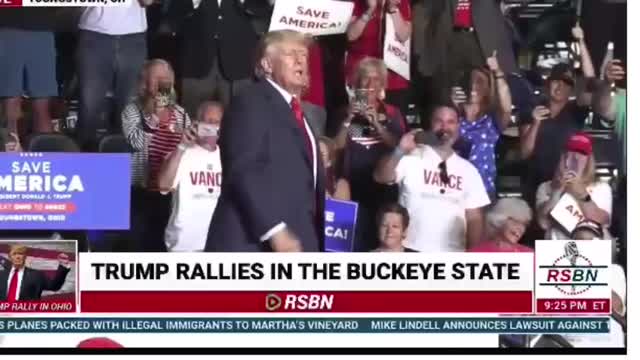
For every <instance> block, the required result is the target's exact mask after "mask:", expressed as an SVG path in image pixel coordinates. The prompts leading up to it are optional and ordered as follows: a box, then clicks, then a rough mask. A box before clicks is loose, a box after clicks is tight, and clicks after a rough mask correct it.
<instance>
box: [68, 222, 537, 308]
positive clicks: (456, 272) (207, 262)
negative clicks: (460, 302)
mask: <svg viewBox="0 0 640 360" xmlns="http://www.w3.org/2000/svg"><path fill="white" fill-rule="evenodd" d="M342 234H344V233H342ZM334 235H335V234H334ZM79 265H80V271H79V274H80V280H79V284H81V286H82V290H87V291H90V290H93V291H110V290H111V291H117V290H128V289H136V290H140V291H163V290H171V291H438V290H440V291H531V289H533V272H534V266H533V254H530V253H483V254H476V253H440V254H426V253H411V254H407V253H296V254H285V253H269V254H261V253H233V254H226V253H171V254H160V253H158V254H155V253H154V254H150V253H100V254H97V253H86V254H82V256H81V257H80V264H79ZM283 268H286V269H287V271H286V274H285V273H283V272H282V271H280V270H279V269H283ZM152 269H153V271H152ZM283 274H284V275H283ZM283 300H284V299H283Z"/></svg>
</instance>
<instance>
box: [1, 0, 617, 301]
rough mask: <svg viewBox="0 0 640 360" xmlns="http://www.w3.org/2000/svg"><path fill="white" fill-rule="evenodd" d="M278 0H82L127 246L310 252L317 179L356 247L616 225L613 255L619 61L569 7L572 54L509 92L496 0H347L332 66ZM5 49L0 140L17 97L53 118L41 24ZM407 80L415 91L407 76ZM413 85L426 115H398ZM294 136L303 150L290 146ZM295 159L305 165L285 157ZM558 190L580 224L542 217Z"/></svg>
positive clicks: (593, 234) (88, 58)
mask: <svg viewBox="0 0 640 360" xmlns="http://www.w3.org/2000/svg"><path fill="white" fill-rule="evenodd" d="M273 2H274V1H272V0H264V1H232V0H192V1H191V0H190V1H167V2H164V3H162V4H161V5H158V4H155V3H154V2H153V0H134V1H132V3H131V5H130V6H128V7H104V8H98V7H94V8H86V9H83V10H82V13H81V16H80V19H79V24H78V32H77V45H76V58H75V70H76V74H77V80H78V94H79V96H78V101H79V113H78V116H79V118H78V126H77V128H76V129H75V134H74V136H75V139H76V141H77V142H78V143H79V144H80V145H81V146H82V148H83V149H86V150H88V151H91V150H93V149H95V146H96V144H97V143H98V142H99V140H100V139H99V134H100V133H101V131H102V130H103V129H105V128H106V129H108V131H109V132H118V133H121V134H122V135H123V136H124V138H125V139H126V142H127V143H128V145H129V146H130V148H131V152H132V154H133V155H132V179H131V183H132V187H133V191H132V202H131V204H132V221H131V230H130V231H129V232H128V235H127V241H128V242H129V244H128V246H127V247H126V248H127V249H128V250H135V251H219V250H225V251H229V250H234V251H259V250H260V249H261V247H260V245H262V244H264V243H265V242H267V240H268V241H271V248H270V250H275V251H300V250H304V251H310V250H320V251H321V250H322V249H321V248H319V247H318V244H310V243H308V242H305V241H309V240H305V239H303V238H315V237H318V238H322V237H323V233H324V232H323V230H321V227H319V228H320V230H318V231H319V233H318V231H316V230H317V227H315V225H317V224H315V223H314V224H313V226H306V225H303V223H304V221H303V220H300V218H301V217H303V216H305V215H304V214H305V213H306V212H307V211H308V212H309V213H310V214H313V215H312V216H314V217H317V215H319V214H320V215H321V214H322V213H323V211H322V209H323V208H322V207H321V206H319V204H320V203H323V201H322V200H321V198H322V197H323V196H326V197H330V198H335V199H338V200H344V201H353V202H356V203H358V205H359V212H358V217H357V224H356V234H357V236H356V239H355V242H356V244H355V249H356V250H357V251H379V252H381V251H412V252H413V251H419V252H443V251H454V252H459V251H475V252H495V251H499V252H527V251H533V246H534V243H533V242H532V241H531V240H535V239H536V238H543V237H544V238H548V239H577V240H592V239H612V240H614V239H616V240H617V246H616V248H615V249H614V256H615V258H614V261H616V262H624V257H623V256H622V257H621V256H619V255H620V254H619V253H618V251H617V249H619V248H620V247H623V246H624V242H625V241H626V239H625V231H624V226H617V227H616V226H612V225H614V224H618V223H619V222H623V223H624V224H626V212H625V211H626V210H625V205H624V203H625V202H626V199H625V197H626V190H625V188H626V159H624V156H626V149H625V147H626V111H625V107H626V92H625V91H624V89H620V88H618V87H617V84H619V83H620V82H621V81H622V80H624V77H625V71H624V68H623V65H622V62H621V60H619V59H612V58H609V59H607V60H606V62H605V63H604V64H603V66H602V71H601V72H602V73H600V74H598V73H596V70H595V67H594V65H593V62H592V59H591V56H590V49H589V46H588V44H587V41H586V39H585V34H584V31H583V30H582V28H581V26H580V23H579V22H578V23H575V26H574V27H573V29H571V35H572V37H573V38H572V39H571V41H572V42H573V43H575V44H576V49H575V54H576V59H567V61H564V62H561V63H559V64H557V65H555V66H553V67H552V68H551V69H547V70H548V71H542V72H541V73H540V74H539V75H541V77H542V78H543V79H544V88H543V89H540V90H541V91H540V92H539V94H536V93H534V92H533V91H532V92H530V93H525V94H524V95H523V94H522V92H518V91H515V88H516V87H519V86H521V85H522V83H526V79H525V78H524V77H523V76H522V72H521V71H520V70H519V66H518V63H517V61H516V56H515V53H514V47H513V43H514V36H515V34H514V27H513V24H512V23H511V22H510V20H509V19H507V17H505V15H504V6H501V5H504V4H502V2H501V1H472V0H458V1H449V0H438V1H416V2H414V4H411V3H410V1H409V0H388V1H381V0H353V3H354V8H353V14H352V17H351V21H350V23H349V26H348V27H347V30H346V34H342V35H341V36H342V39H344V40H345V41H346V48H345V49H344V50H345V51H344V52H343V53H342V55H341V56H343V58H342V59H344V61H337V63H338V64H340V66H337V67H335V68H329V65H328V64H335V63H336V61H335V60H333V59H326V57H328V56H330V55H331V54H333V53H334V49H333V48H331V49H328V48H327V47H331V45H332V44H334V43H333V42H330V41H326V40H325V39H321V38H316V39H314V38H313V37H311V36H307V35H304V34H300V33H296V32H294V31H286V30H285V31H277V32H270V33H267V34H266V35H265V29H266V28H267V26H268V19H269V16H270V11H271V8H272V6H273ZM154 6H162V9H163V14H165V15H166V18H167V19H168V20H167V23H168V24H171V26H173V27H174V30H175V33H176V39H177V40H176V41H177V44H178V46H177V52H176V54H175V61H174V60H172V61H168V60H165V59H160V58H153V59H148V52H147V48H148V44H147V42H148V37H147V36H146V34H145V33H146V31H147V7H154ZM412 9H413V11H412ZM417 11H419V12H417ZM389 19H391V21H392V22H393V28H394V29H395V32H396V33H395V36H396V38H397V39H398V40H399V41H405V40H407V39H410V38H411V39H413V47H414V55H415V60H416V61H414V69H413V71H412V73H413V74H415V76H413V78H412V79H406V78H404V77H403V76H401V75H399V74H398V73H395V72H394V71H392V70H389V69H388V68H387V66H386V64H385V61H384V57H383V39H384V36H383V35H384V29H385V26H384V25H385V23H384V22H385V21H388V20H389ZM265 24H266V25H265ZM3 48H4V49H7V48H10V49H12V50H11V51H10V52H7V51H4V52H0V68H2V69H3V73H4V75H5V76H3V77H1V78H0V97H2V98H3V114H2V117H3V118H4V119H5V121H6V124H7V125H6V128H7V130H6V132H7V136H6V139H5V143H6V147H5V150H6V151H22V150H23V149H22V148H23V147H24V146H21V141H20V139H21V138H24V137H23V135H24V134H22V133H21V130H20V129H21V125H20V121H22V120H21V119H20V118H21V114H22V112H21V108H22V99H23V95H25V94H27V95H28V98H29V99H31V107H30V108H31V114H32V118H33V124H34V125H33V130H34V131H35V132H40V133H42V132H45V133H46V132H52V131H54V126H53V122H52V120H51V119H52V116H51V112H50V109H51V104H50V99H51V98H54V97H56V96H57V95H58V86H57V83H56V72H55V68H56V66H55V59H56V56H55V46H54V34H53V33H52V32H50V31H36V30H29V29H18V28H7V27H1V26H0V49H3ZM156 52H157V51H156ZM256 55H257V56H256ZM573 60H576V61H575V63H576V64H574V61H573ZM574 65H575V66H574ZM174 68H175V69H176V70H175V71H174ZM336 79H337V80H336ZM333 82H337V83H338V84H339V85H340V86H338V89H340V90H341V91H343V92H344V93H345V94H349V95H348V96H347V97H346V99H347V101H346V104H343V103H341V101H340V100H337V101H336V98H339V96H338V95H336V94H334V93H332V92H333V91H334V90H335V89H333V88H330V86H329V85H328V84H331V83H333ZM416 83H419V84H418V85H417V86H415V88H417V89H422V90H423V91H418V93H417V94H416V93H415V92H414V93H413V94H412V91H411V89H413V88H414V84H416ZM339 92H340V91H339ZM107 94H110V98H111V99H112V102H111V103H109V102H107V98H108V97H107ZM278 94H280V95H282V97H283V98H284V100H285V101H286V103H284V102H282V99H279V98H278V97H279V96H280V95H278ZM275 98H278V100H277V101H276V99H275ZM265 99H266V100H265ZM415 99H417V101H414V100H415ZM267 100H268V101H267ZM269 101H272V102H269ZM412 101H414V102H416V103H417V104H418V106H419V107H420V109H421V110H422V114H424V115H423V121H422V124H421V125H422V126H421V128H416V126H415V124H411V123H410V122H408V121H407V115H408V110H409V103H410V102H412ZM522 104H527V105H526V106H524V105H522ZM285 105H286V106H285ZM283 109H284V110H283ZM288 112H291V113H292V114H293V116H291V115H289V114H288ZM592 112H596V113H597V114H599V115H600V117H601V118H602V119H603V126H606V127H608V128H611V129H614V132H615V133H616V134H617V141H618V143H619V144H620V149H621V154H622V157H623V159H622V160H621V161H620V162H619V164H620V165H619V166H618V168H617V178H616V179H615V180H616V182H615V183H608V182H604V181H602V180H601V179H599V178H598V176H597V171H596V170H597V169H596V165H597V164H596V159H597V157H598V155H599V154H597V153H596V148H595V146H594V141H593V139H592V138H591V137H590V136H589V134H588V133H587V132H585V131H584V130H585V120H586V119H587V118H589V116H590V113H592ZM104 114H107V115H106V116H105V115H104ZM108 114H115V117H114V118H115V119H116V120H115V123H114V122H112V121H111V120H110V119H109V116H108ZM288 117H291V121H290V124H286V123H284V122H282V123H280V122H279V121H281V119H285V120H287V121H288V120H289V119H288ZM248 119H250V120H251V121H249V120H248ZM263 119H264V121H262V120H263ZM23 120H24V119H23ZM113 124H115V126H112V125H113ZM110 126H111V127H112V128H111V129H109V127H110ZM516 126H517V129H518V136H519V149H517V150H518V152H519V155H520V158H521V160H522V162H523V163H524V164H525V168H526V171H524V173H523V174H522V183H523V185H522V197H521V198H509V197H507V198H505V197H502V196H501V194H500V192H499V188H498V185H497V180H498V177H499V176H500V173H499V166H498V160H497V150H496V149H497V145H498V143H499V140H500V139H501V136H502V134H503V133H504V132H505V131H506V130H507V129H508V128H513V127H516ZM412 127H413V128H412ZM287 131H288V133H287ZM292 132H293V133H295V136H293V135H291V134H292ZM283 133H286V134H288V135H285V136H281V135H280V134H283ZM276 134H278V135H277V136H276ZM287 136H292V137H287ZM218 140H220V141H218ZM298 141H299V144H300V145H301V148H304V149H305V150H304V152H301V153H302V155H301V156H298V155H296V154H295V152H296V148H295V147H291V146H292V144H289V142H294V143H297V142H298ZM294 145H295V144H294ZM24 150H27V149H24ZM274 157H275V158H277V159H275V160H274ZM305 161H306V162H305ZM298 163H299V164H300V166H301V167H304V166H305V164H306V165H307V166H308V165H309V164H310V165H311V166H309V167H308V168H309V169H312V171H311V172H310V173H309V174H306V173H302V172H298V171H297V170H295V169H297V166H298ZM265 167H271V168H270V169H268V170H265V169H264V168H265ZM274 169H277V170H274ZM305 171H306V170H305ZM223 172H224V173H223ZM298 174H303V175H304V176H303V175H300V176H298ZM303 182H304V184H303V185H299V183H303ZM307 183H308V184H307ZM274 184H278V185H274ZM307 185H308V187H309V188H310V189H311V190H310V191H307V190H308V189H306V188H304V187H306V186H307ZM614 188H615V189H616V192H614V191H613V189H614ZM274 189H275V190H274ZM318 191H319V193H320V198H319V197H318V196H313V195H312V194H314V193H318ZM169 194H170V195H169ZM288 197H291V199H297V200H295V201H299V203H295V201H294V200H291V199H286V198H288ZM567 202H569V203H570V204H572V205H573V208H575V212H577V213H578V214H579V217H580V219H581V221H578V222H577V225H576V224H572V225H571V224H570V225H567V224H566V223H563V222H562V220H561V219H559V218H557V216H555V215H554V213H555V211H556V210H558V206H559V205H558V204H560V203H562V204H566V203H567ZM282 203H291V205H287V206H285V205H282ZM265 204H268V205H265ZM318 213H319V214H318ZM283 214H286V215H283ZM278 216H281V217H280V218H279V217H278ZM212 218H213V220H212ZM273 225H275V226H273ZM307 225H308V224H307ZM625 226H626V225H625ZM221 229H223V230H221ZM296 233H297V234H296ZM305 234H309V236H305ZM296 235H297V236H296ZM231 238H233V239H244V238H247V239H251V240H247V243H246V244H245V243H241V242H242V241H239V240H233V239H231ZM221 239H222V240H221ZM258 239H259V240H258ZM294 240H298V241H297V242H296V241H294ZM230 241H239V242H238V243H236V244H235V245H231V244H228V242H230ZM248 244H251V246H249V245H248ZM320 244H321V242H320ZM619 297H620V296H619ZM621 312H623V311H622V310H621Z"/></svg>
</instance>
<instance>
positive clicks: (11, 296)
mask: <svg viewBox="0 0 640 360" xmlns="http://www.w3.org/2000/svg"><path fill="white" fill-rule="evenodd" d="M17 292H18V269H14V271H13V274H12V275H11V280H10V281H9V291H8V292H7V301H10V302H13V301H16V294H17Z"/></svg>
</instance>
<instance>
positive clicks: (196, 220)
mask: <svg viewBox="0 0 640 360" xmlns="http://www.w3.org/2000/svg"><path fill="white" fill-rule="evenodd" d="M221 183H222V164H221V162H220V149H219V148H218V149H216V151H208V150H206V149H204V148H202V147H201V146H193V147H190V148H188V149H187V150H185V152H184V154H182V159H180V165H179V166H178V171H177V172H176V177H175V179H174V180H173V186H172V187H171V190H172V191H173V197H172V201H171V203H172V205H171V217H170V218H169V223H168V225H167V229H166V231H165V242H166V244H167V249H168V250H169V251H176V252H178V251H202V250H204V246H205V243H206V241H207V235H208V233H209V223H210V222H211V216H212V215H213V211H214V210H215V208H216V205H217V204H218V198H219V197H220V185H221Z"/></svg>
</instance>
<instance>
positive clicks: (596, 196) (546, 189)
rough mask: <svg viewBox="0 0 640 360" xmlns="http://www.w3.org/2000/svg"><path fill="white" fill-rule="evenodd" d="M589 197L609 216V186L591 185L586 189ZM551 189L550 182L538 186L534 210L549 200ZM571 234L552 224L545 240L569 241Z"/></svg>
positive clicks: (610, 200) (610, 205)
mask: <svg viewBox="0 0 640 360" xmlns="http://www.w3.org/2000/svg"><path fill="white" fill-rule="evenodd" d="M586 190H587V192H588V193H589V196H591V200H592V201H593V202H594V203H595V204H596V205H598V207H599V208H600V209H602V210H604V211H606V212H607V214H609V216H611V210H612V209H611V207H612V206H613V195H612V194H611V186H609V184H607V183H606V182H603V181H598V182H596V183H593V184H591V185H589V186H587V188H586ZM552 192H553V189H552V188H551V181H547V182H544V183H542V184H540V186H539V187H538V191H537V192H536V209H539V208H540V206H541V205H542V204H544V203H546V202H547V201H549V199H551V193H552ZM570 235H571V234H567V232H566V231H564V229H563V228H562V226H560V225H559V224H557V223H555V222H554V223H553V224H552V225H551V228H549V230H547V233H546V234H545V239H546V240H569V239H571V236H570Z"/></svg>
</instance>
